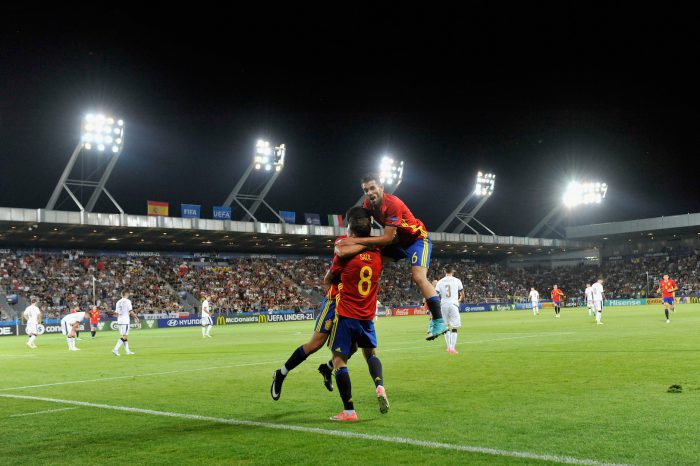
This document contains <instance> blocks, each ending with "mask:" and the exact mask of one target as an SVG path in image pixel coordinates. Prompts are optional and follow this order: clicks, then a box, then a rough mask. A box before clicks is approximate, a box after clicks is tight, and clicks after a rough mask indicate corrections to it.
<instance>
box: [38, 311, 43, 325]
mask: <svg viewBox="0 0 700 466" xmlns="http://www.w3.org/2000/svg"><path fill="white" fill-rule="evenodd" d="M42 317H43V314H42V313H41V311H39V315H38V316H37V322H39V323H40V324H41V319H42Z"/></svg>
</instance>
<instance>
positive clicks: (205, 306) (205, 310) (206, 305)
mask: <svg viewBox="0 0 700 466" xmlns="http://www.w3.org/2000/svg"><path fill="white" fill-rule="evenodd" d="M209 309H210V307H209V301H208V300H206V299H205V300H204V301H202V317H210V314H209V312H210V310H209Z"/></svg>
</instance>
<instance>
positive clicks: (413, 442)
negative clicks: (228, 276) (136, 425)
mask: <svg viewBox="0 0 700 466" xmlns="http://www.w3.org/2000/svg"><path fill="white" fill-rule="evenodd" d="M0 397H2V398H14V399H19V400H32V401H47V402H50V403H62V404H68V405H74V406H86V407H90V408H100V409H109V410H112V411H124V412H128V413H138V414H149V415H151V416H162V417H172V418H179V419H189V420H192V421H205V422H213V423H217V424H228V425H234V426H248V427H261V428H266V429H276V430H290V431H294V432H304V433H308V434H317V435H327V436H332V437H344V438H350V439H360V440H371V441H380V442H386V443H396V444H401V445H410V446H415V447H425V448H432V449H440V450H456V451H464V452H468V453H480V454H484V455H493V456H504V457H509V458H525V459H531V460H540V461H549V462H556V463H565V464H577V465H590V466H624V465H618V464H615V463H607V462H604V461H598V460H591V459H583V458H574V457H571V456H559V455H548V454H538V453H530V452H527V451H511V450H501V449H497V448H487V447H477V446H471V445H459V444H454V443H441V442H430V441H427V440H418V439H413V438H409V437H390V436H387V435H372V434H363V433H360V432H350V431H344V430H331V429H321V428H318V427H303V426H295V425H289V424H275V423H272V422H259V421H246V420H241V419H226V418H220V417H210V416H200V415H197V414H186V413H175V412H170V411H155V410H152V409H141V408H132V407H129V406H115V405H106V404H100V403H89V402H86V401H74V400H61V399H57V398H44V397H38V396H24V395H7V394H0Z"/></svg>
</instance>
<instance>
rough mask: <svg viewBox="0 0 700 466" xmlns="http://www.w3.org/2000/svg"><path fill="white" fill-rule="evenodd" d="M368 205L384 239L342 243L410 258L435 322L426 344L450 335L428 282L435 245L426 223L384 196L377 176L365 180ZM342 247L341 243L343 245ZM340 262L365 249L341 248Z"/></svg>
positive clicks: (362, 239) (412, 273)
mask: <svg viewBox="0 0 700 466" xmlns="http://www.w3.org/2000/svg"><path fill="white" fill-rule="evenodd" d="M362 191H364V193H365V201H364V203H363V204H362V206H363V207H364V208H366V209H368V210H369V211H370V212H371V213H372V217H374V220H376V221H377V222H378V223H379V224H380V225H382V226H383V227H384V234H382V236H374V237H370V236H367V237H355V238H348V239H346V240H344V241H343V243H344V244H345V245H346V246H349V245H359V246H363V247H381V248H383V249H382V255H384V256H387V257H390V258H392V259H395V260H399V259H404V258H410V260H411V278H413V281H414V282H415V284H416V285H417V286H418V288H419V289H420V291H421V294H422V295H423V297H424V298H425V300H426V303H427V305H428V309H429V310H430V315H431V316H432V319H431V320H430V323H429V326H428V336H427V337H426V340H434V339H435V338H437V337H438V336H440V335H442V334H443V333H445V332H446V331H447V326H446V325H445V322H444V321H443V319H442V312H441V310H440V297H439V296H438V294H437V292H436V291H435V288H434V287H433V286H432V285H431V283H430V280H428V267H429V266H430V252H431V250H432V243H431V241H430V238H429V236H428V230H427V229H426V228H425V225H423V222H421V221H420V220H418V219H417V218H415V217H414V216H413V214H412V213H411V211H410V210H409V209H408V207H406V204H404V203H403V202H402V201H401V199H399V198H398V197H396V196H394V195H391V194H385V193H384V186H383V185H382V183H381V182H380V181H379V177H377V176H376V175H374V174H370V175H366V176H365V177H363V178H362ZM341 244H342V243H341ZM342 249H343V252H342V253H341V254H343V255H342V256H341V259H346V258H349V257H351V256H353V255H354V254H357V253H358V252H360V251H361V250H362V249H363V248H358V247H354V248H347V247H344V248H342Z"/></svg>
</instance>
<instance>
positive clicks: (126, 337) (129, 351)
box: [124, 325, 136, 354]
mask: <svg viewBox="0 0 700 466" xmlns="http://www.w3.org/2000/svg"><path fill="white" fill-rule="evenodd" d="M125 327H126V333H125V334H124V349H125V350H126V354H136V353H134V352H133V351H131V350H130V349H129V326H128V325H126V326H125Z"/></svg>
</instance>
